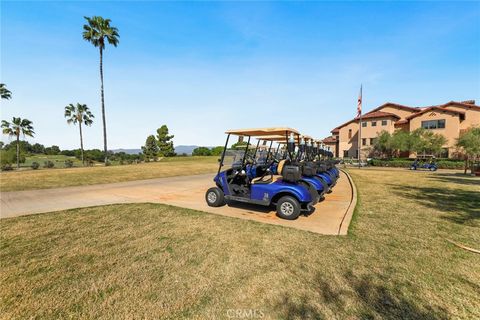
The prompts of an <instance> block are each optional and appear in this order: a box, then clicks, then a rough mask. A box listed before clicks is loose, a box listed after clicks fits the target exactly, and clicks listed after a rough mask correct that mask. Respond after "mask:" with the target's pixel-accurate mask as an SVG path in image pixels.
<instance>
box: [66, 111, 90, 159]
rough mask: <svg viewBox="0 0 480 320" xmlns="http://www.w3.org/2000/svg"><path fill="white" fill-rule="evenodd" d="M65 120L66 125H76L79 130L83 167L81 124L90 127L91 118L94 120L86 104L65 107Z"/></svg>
mask: <svg viewBox="0 0 480 320" xmlns="http://www.w3.org/2000/svg"><path fill="white" fill-rule="evenodd" d="M65 118H67V123H68V124H70V123H73V124H77V123H78V128H79V129H80V152H81V155H82V164H84V165H85V160H84V159H83V134H82V124H84V125H86V126H91V125H92V123H93V120H92V118H95V117H94V116H93V114H92V113H91V112H90V109H89V108H88V107H87V105H86V104H80V103H77V105H76V106H75V105H73V104H72V103H70V104H69V105H68V106H66V107H65Z"/></svg>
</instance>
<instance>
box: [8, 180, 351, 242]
mask: <svg viewBox="0 0 480 320" xmlns="http://www.w3.org/2000/svg"><path fill="white" fill-rule="evenodd" d="M212 179H213V174H211V173H210V174H203V175H195V176H183V177H170V178H160V179H151V180H139V181H130V182H122V183H112V184H99V185H92V186H81V187H68V188H59V189H43V190H29V191H14V192H2V193H1V213H0V217H1V218H9V217H16V216H21V215H27V214H34V213H42V212H51V211H58V210H65V209H73V208H80V207H89V206H98V205H107V204H115V203H139V202H154V203H164V204H169V205H175V206H179V207H184V208H190V209H195V210H200V211H206V212H211V213H215V214H221V215H225V216H230V217H237V218H242V219H249V220H255V221H259V222H264V223H270V224H276V225H282V226H286V227H293V228H297V229H302V230H308V231H312V232H316V233H321V234H328V235H339V234H340V235H342V234H346V233H347V229H348V224H349V223H350V219H351V215H352V213H353V209H354V207H355V203H356V194H355V188H354V185H353V183H351V181H350V178H349V177H348V176H347V175H346V174H345V173H344V172H342V173H341V177H340V179H339V181H338V183H337V185H336V186H335V188H334V191H333V193H331V194H328V195H326V199H325V200H324V201H322V202H321V203H318V204H317V205H316V206H315V207H316V208H315V211H314V212H313V213H312V214H311V215H309V216H300V217H299V218H298V219H297V220H295V221H288V220H283V219H280V218H278V217H277V216H276V215H275V211H274V208H264V207H259V206H251V205H245V204H231V205H228V206H224V207H220V208H212V207H209V206H207V204H206V202H205V199H204V196H205V191H206V190H207V189H208V188H209V187H211V186H214V184H213V180H212Z"/></svg>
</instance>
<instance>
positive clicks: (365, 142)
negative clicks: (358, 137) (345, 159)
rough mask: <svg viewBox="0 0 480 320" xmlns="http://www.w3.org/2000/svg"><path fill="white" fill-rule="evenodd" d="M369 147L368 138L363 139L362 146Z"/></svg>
mask: <svg viewBox="0 0 480 320" xmlns="http://www.w3.org/2000/svg"><path fill="white" fill-rule="evenodd" d="M366 145H367V139H366V138H362V146H366Z"/></svg>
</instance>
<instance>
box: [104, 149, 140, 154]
mask: <svg viewBox="0 0 480 320" xmlns="http://www.w3.org/2000/svg"><path fill="white" fill-rule="evenodd" d="M110 151H112V152H114V153H117V152H125V153H126V154H139V153H142V149H113V150H110Z"/></svg>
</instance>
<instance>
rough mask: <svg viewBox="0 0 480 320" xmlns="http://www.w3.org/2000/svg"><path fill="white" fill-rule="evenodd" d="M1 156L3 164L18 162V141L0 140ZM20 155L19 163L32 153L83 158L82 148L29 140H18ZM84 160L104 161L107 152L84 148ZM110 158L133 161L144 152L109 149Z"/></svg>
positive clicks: (124, 161) (140, 157)
mask: <svg viewBox="0 0 480 320" xmlns="http://www.w3.org/2000/svg"><path fill="white" fill-rule="evenodd" d="M0 147H1V150H0V153H1V154H0V158H1V164H2V166H5V165H9V164H13V163H16V162H17V142H16V141H13V142H11V143H8V144H4V143H3V142H0ZM18 149H19V153H18V154H19V156H18V163H25V158H26V156H31V155H42V154H43V155H50V156H51V155H63V156H67V157H75V158H77V159H79V160H82V150H81V149H73V150H61V149H60V147H58V146H55V145H53V146H50V147H45V146H44V145H43V144H40V143H34V144H31V143H29V142H28V141H19V142H18ZM83 155H84V160H85V162H86V164H89V165H91V164H92V162H103V161H104V159H105V153H104V152H103V151H102V150H99V149H90V150H84V152H83ZM108 158H109V159H110V161H119V162H120V163H133V162H138V161H140V160H142V158H143V155H142V154H127V153H125V152H112V151H108Z"/></svg>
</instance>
